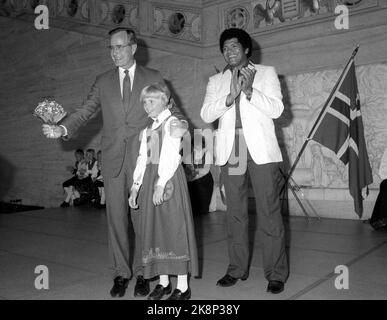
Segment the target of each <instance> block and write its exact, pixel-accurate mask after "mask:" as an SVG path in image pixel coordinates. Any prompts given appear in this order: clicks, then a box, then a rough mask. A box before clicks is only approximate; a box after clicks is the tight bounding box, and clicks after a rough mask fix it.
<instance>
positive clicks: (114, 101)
mask: <svg viewBox="0 0 387 320" xmlns="http://www.w3.org/2000/svg"><path fill="white" fill-rule="evenodd" d="M109 35H110V46H109V48H110V53H111V57H112V59H113V61H114V64H115V65H116V68H114V69H113V70H110V71H107V72H105V73H103V74H101V75H99V76H97V78H96V80H95V82H94V84H93V86H92V88H91V90H90V92H89V94H88V96H87V99H86V101H85V102H84V104H83V105H82V106H81V107H79V108H77V110H76V111H75V112H74V113H72V114H71V115H70V116H69V117H67V118H66V119H65V120H64V121H63V123H62V124H61V125H60V126H50V125H43V134H44V135H46V136H47V137H48V138H60V137H63V138H64V139H70V138H71V137H72V136H73V135H74V133H75V132H76V131H77V130H78V129H79V128H80V127H81V126H82V125H84V124H85V123H86V122H87V121H88V120H89V119H91V118H92V117H93V116H94V115H95V114H96V113H97V112H99V110H101V111H102V118H103V128H102V139H101V144H102V146H101V149H102V175H103V177H104V183H105V193H106V211H107V222H108V240H109V255H110V265H111V268H112V272H113V278H114V286H113V288H112V289H111V291H110V293H111V295H112V296H113V297H115V296H119V297H122V296H123V295H124V294H125V290H126V288H127V286H128V282H129V279H130V278H131V276H132V271H131V269H130V266H129V236H128V192H129V188H130V187H131V185H132V179H133V171H134V167H135V165H136V158H137V155H138V150H139V145H140V140H139V133H140V131H141V130H142V129H143V128H145V127H146V126H147V124H148V121H149V118H148V117H147V114H146V112H145V111H144V108H143V107H142V105H140V101H139V95H140V92H141V90H142V88H144V87H145V86H147V85H150V84H153V83H155V82H160V81H161V82H163V79H162V77H161V75H160V73H159V72H158V71H156V70H152V69H149V68H146V67H143V66H140V65H138V64H137V63H136V61H135V59H134V54H135V52H136V50H137V39H136V35H135V33H134V31H133V30H131V29H127V28H116V29H113V30H111V31H110V32H109ZM171 112H172V113H173V114H174V115H175V116H176V117H177V118H178V119H180V120H184V119H183V116H182V115H181V113H180V112H179V110H178V109H177V108H176V107H175V106H173V107H172V108H171ZM180 120H175V122H174V123H171V133H172V134H173V135H174V136H182V135H183V134H184V132H185V131H186V130H187V127H188V124H187V122H186V121H180ZM131 218H132V222H133V226H134V229H135V234H136V239H135V255H134V262H133V273H134V275H135V276H136V278H137V281H136V286H135V290H134V295H135V296H145V295H147V294H148V293H149V283H148V281H147V280H144V278H143V277H142V267H141V248H140V247H139V244H140V242H139V240H137V239H139V236H138V235H139V226H138V213H137V212H136V211H132V212H131Z"/></svg>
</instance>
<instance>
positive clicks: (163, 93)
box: [140, 82, 171, 107]
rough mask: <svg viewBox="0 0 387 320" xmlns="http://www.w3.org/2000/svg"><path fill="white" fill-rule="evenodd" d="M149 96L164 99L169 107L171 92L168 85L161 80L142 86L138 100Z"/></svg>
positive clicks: (141, 100)
mask: <svg viewBox="0 0 387 320" xmlns="http://www.w3.org/2000/svg"><path fill="white" fill-rule="evenodd" d="M150 96H160V98H161V99H163V100H164V102H165V105H168V107H169V101H170V98H171V92H170V91H169V89H168V87H167V86H166V85H165V84H164V83H162V82H156V83H153V84H151V85H149V86H146V87H144V88H143V89H142V90H141V94H140V102H141V103H143V101H144V99H145V98H147V97H150Z"/></svg>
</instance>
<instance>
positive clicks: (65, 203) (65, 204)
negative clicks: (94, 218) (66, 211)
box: [60, 201, 70, 208]
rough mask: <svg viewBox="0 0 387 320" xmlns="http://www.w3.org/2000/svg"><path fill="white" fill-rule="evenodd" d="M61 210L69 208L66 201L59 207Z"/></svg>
mask: <svg viewBox="0 0 387 320" xmlns="http://www.w3.org/2000/svg"><path fill="white" fill-rule="evenodd" d="M60 207H61V208H67V207H70V203H68V202H66V201H63V202H62V203H61V205H60Z"/></svg>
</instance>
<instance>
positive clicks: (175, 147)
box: [132, 109, 181, 190]
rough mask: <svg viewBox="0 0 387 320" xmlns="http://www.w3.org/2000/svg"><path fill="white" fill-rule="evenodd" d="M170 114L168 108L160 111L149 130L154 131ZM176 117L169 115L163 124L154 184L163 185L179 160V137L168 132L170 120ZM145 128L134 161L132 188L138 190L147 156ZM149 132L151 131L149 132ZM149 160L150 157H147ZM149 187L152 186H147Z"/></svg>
mask: <svg viewBox="0 0 387 320" xmlns="http://www.w3.org/2000/svg"><path fill="white" fill-rule="evenodd" d="M170 115H171V112H170V110H169V109H166V110H164V111H163V112H161V113H160V114H159V115H158V117H157V118H156V119H154V121H153V123H152V126H151V128H150V130H151V131H154V130H155V129H157V128H158V127H159V126H160V125H161V124H162V123H163V121H164V120H165V119H167V118H168V117H169V116H170ZM174 119H177V118H176V117H174V116H171V117H170V118H169V119H168V120H167V121H166V122H165V124H164V128H163V130H164V132H165V134H164V137H163V141H162V144H161V151H160V152H159V158H158V159H157V160H158V165H159V166H158V175H159V178H158V181H157V182H156V185H159V186H162V187H165V184H166V183H167V181H168V180H169V179H171V178H172V177H173V175H174V174H175V172H176V170H177V168H178V166H179V164H180V161H181V156H180V153H179V151H180V143H181V138H173V137H171V134H170V128H169V127H170V123H171V121H172V120H174ZM147 130H149V129H148V128H145V129H144V130H143V131H142V132H141V133H140V135H141V144H140V151H139V155H138V157H137V162H136V168H135V169H134V173H133V185H132V189H133V188H134V189H136V190H139V189H140V187H141V185H142V179H143V177H144V173H145V169H146V165H147V161H148V157H147V151H148V148H147ZM150 133H151V132H150ZM149 161H150V159H149ZM147 187H150V188H153V186H147Z"/></svg>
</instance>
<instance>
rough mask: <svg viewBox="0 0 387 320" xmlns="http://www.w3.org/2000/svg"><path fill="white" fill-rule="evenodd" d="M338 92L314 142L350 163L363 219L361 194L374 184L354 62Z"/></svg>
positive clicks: (357, 209)
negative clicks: (364, 189)
mask: <svg viewBox="0 0 387 320" xmlns="http://www.w3.org/2000/svg"><path fill="white" fill-rule="evenodd" d="M334 90H335V91H334V92H333V94H331V96H330V100H329V101H328V104H327V107H326V108H325V110H324V113H323V114H322V115H321V117H320V118H319V119H320V120H319V121H318V122H317V124H316V126H315V129H314V130H313V131H312V132H311V135H310V139H312V140H314V141H316V142H319V143H320V144H322V145H323V146H325V147H327V148H328V149H330V150H332V151H333V152H335V153H336V154H337V156H338V158H339V159H340V160H341V161H342V162H343V163H344V164H348V170H349V172H348V173H349V174H348V176H349V192H350V194H351V196H352V197H353V199H354V203H355V212H356V213H357V214H358V215H359V217H361V216H362V214H363V197H362V194H361V191H362V189H363V188H364V187H366V186H368V185H369V184H371V183H372V171H371V166H370V163H369V159H368V154H367V148H366V143H365V139H364V127H363V121H362V116H361V112H360V98H359V91H358V87H357V81H356V72H355V63H354V60H353V59H352V60H351V61H350V62H349V64H348V65H347V67H346V68H345V69H344V72H343V76H342V77H340V78H339V83H338V84H337V85H336V86H335V89H334Z"/></svg>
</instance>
